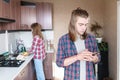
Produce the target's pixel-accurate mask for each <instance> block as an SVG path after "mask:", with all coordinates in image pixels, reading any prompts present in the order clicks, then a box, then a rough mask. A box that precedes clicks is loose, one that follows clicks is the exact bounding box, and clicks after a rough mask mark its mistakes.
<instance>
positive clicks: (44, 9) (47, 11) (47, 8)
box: [36, 2, 53, 30]
mask: <svg viewBox="0 0 120 80" xmlns="http://www.w3.org/2000/svg"><path fill="white" fill-rule="evenodd" d="M36 9H37V11H36V12H37V13H36V14H37V22H38V23H40V24H41V25H42V29H43V30H51V29H53V27H52V4H51V3H47V2H41V3H36Z"/></svg>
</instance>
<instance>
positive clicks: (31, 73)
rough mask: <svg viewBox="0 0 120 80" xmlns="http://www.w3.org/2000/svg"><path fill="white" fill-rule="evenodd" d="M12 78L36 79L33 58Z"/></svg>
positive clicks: (17, 79) (22, 79) (21, 79)
mask: <svg viewBox="0 0 120 80" xmlns="http://www.w3.org/2000/svg"><path fill="white" fill-rule="evenodd" d="M14 80H36V78H35V69H34V64H33V60H32V61H31V62H29V63H28V64H27V66H26V67H25V68H24V69H23V70H22V71H21V72H20V73H19V74H18V76H17V77H16V78H15V79H14Z"/></svg>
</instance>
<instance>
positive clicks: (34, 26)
mask: <svg viewBox="0 0 120 80" xmlns="http://www.w3.org/2000/svg"><path fill="white" fill-rule="evenodd" d="M31 28H32V30H33V31H32V34H33V36H35V35H38V36H39V37H40V38H42V39H43V35H42V32H41V28H42V26H41V25H40V24H39V23H33V24H32V25H31Z"/></svg>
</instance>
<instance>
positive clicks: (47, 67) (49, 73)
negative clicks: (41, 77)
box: [43, 53, 53, 80]
mask: <svg viewBox="0 0 120 80" xmlns="http://www.w3.org/2000/svg"><path fill="white" fill-rule="evenodd" d="M52 60H53V53H47V55H46V58H45V60H44V61H43V65H44V73H45V79H46V80H52V79H53V69H52Z"/></svg>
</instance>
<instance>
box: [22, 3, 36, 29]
mask: <svg viewBox="0 0 120 80" xmlns="http://www.w3.org/2000/svg"><path fill="white" fill-rule="evenodd" d="M35 22H36V6H35V5H24V6H21V29H28V30H30V25H31V24H32V23H35Z"/></svg>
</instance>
